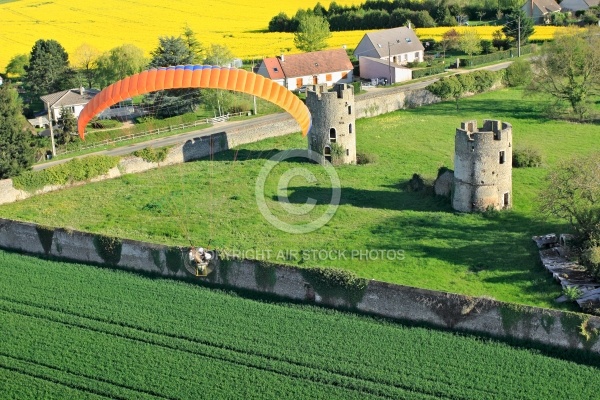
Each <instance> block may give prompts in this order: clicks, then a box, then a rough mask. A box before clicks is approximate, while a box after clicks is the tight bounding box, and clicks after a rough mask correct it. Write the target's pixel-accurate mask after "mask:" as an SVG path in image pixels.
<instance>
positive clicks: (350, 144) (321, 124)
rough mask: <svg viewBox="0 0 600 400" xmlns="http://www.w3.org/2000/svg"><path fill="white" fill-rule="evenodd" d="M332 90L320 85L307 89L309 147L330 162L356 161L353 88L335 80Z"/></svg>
mask: <svg viewBox="0 0 600 400" xmlns="http://www.w3.org/2000/svg"><path fill="white" fill-rule="evenodd" d="M333 89H334V90H333V91H332V92H329V91H327V86H326V85H324V84H321V85H313V86H312V87H309V88H308V90H307V92H306V106H307V107H308V109H309V110H310V113H311V116H312V127H311V129H310V132H309V133H308V148H309V150H312V151H314V152H317V153H319V154H321V155H322V156H323V157H324V159H325V160H327V161H329V162H331V163H333V164H356V132H355V126H356V125H355V122H356V112H355V109H354V87H353V86H351V85H347V84H345V83H344V84H340V83H338V84H336V85H335V86H334V88H333Z"/></svg>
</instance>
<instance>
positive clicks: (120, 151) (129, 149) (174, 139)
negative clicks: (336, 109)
mask: <svg viewBox="0 0 600 400" xmlns="http://www.w3.org/2000/svg"><path fill="white" fill-rule="evenodd" d="M511 63H512V61H506V62H503V63H500V64H494V65H488V66H486V67H481V68H476V69H470V70H456V73H467V72H472V71H475V70H477V69H487V70H490V71H499V70H501V69H504V68H507V67H508V66H509V65H510V64H511ZM438 79H439V78H433V79H429V80H426V81H421V82H415V83H410V84H408V85H402V86H398V87H396V88H392V89H390V88H370V89H369V90H368V91H367V93H371V94H374V95H375V94H376V93H389V91H390V90H395V91H398V92H401V91H406V90H415V89H423V88H425V87H426V86H428V85H430V84H431V83H433V82H435V81H437V80H438ZM291 118H292V117H291V116H290V115H289V114H287V113H281V114H271V115H265V116H264V117H257V118H254V119H251V120H243V121H237V122H222V123H219V124H216V125H214V126H213V127H211V128H205V129H199V130H196V131H192V132H187V133H181V134H179V135H173V136H168V137H165V138H159V139H154V140H149V141H145V142H140V143H136V144H131V145H129V146H123V147H117V148H115V149H110V150H99V151H97V152H94V153H88V154H86V156H88V155H90V154H96V155H100V154H101V155H108V156H123V155H126V154H131V153H133V152H134V151H136V150H142V149H144V148H146V147H164V146H171V145H174V144H177V143H182V142H186V141H188V140H190V139H194V138H197V137H203V136H209V135H212V134H214V133H219V132H223V131H224V130H225V129H228V128H232V127H239V126H244V125H248V124H250V123H252V122H255V121H256V122H258V121H260V122H279V121H283V120H286V119H291ZM81 157H84V156H81ZM73 158H74V157H72V158H65V159H61V160H55V161H48V162H44V163H42V164H35V165H34V166H33V170H34V171H37V170H41V169H44V168H48V167H52V166H54V165H58V164H62V163H65V162H67V161H69V160H71V159H73Z"/></svg>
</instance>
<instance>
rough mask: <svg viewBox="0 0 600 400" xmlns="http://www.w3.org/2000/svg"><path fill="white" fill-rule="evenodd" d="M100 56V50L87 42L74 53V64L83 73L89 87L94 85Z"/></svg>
mask: <svg viewBox="0 0 600 400" xmlns="http://www.w3.org/2000/svg"><path fill="white" fill-rule="evenodd" d="M98 57H100V51H99V50H98V49H97V48H95V47H93V46H91V45H89V44H87V43H84V44H82V45H81V46H79V47H78V48H77V49H75V52H74V53H73V64H74V65H75V68H77V69H78V70H79V72H80V73H81V74H82V75H83V78H84V79H85V80H86V81H87V84H88V87H89V88H91V87H93V85H94V77H95V75H96V61H97V60H98Z"/></svg>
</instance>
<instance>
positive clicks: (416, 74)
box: [412, 64, 446, 79]
mask: <svg viewBox="0 0 600 400" xmlns="http://www.w3.org/2000/svg"><path fill="white" fill-rule="evenodd" d="M445 70H446V66H445V65H444V64H438V65H434V66H432V67H427V68H421V69H414V70H413V71H412V78H413V79H418V78H422V77H424V76H429V75H435V74H441V73H443V72H444V71H445Z"/></svg>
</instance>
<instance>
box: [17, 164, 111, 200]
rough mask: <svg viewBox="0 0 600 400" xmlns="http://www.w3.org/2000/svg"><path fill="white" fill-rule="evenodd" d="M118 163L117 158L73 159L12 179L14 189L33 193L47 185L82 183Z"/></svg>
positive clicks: (102, 173)
mask: <svg viewBox="0 0 600 400" xmlns="http://www.w3.org/2000/svg"><path fill="white" fill-rule="evenodd" d="M118 163H119V158H118V157H110V156H89V157H84V158H75V159H73V160H71V161H69V162H67V163H64V164H59V165H56V166H54V167H50V168H46V169H43V170H41V171H28V172H26V173H24V174H22V175H20V176H17V177H16V178H14V179H13V184H14V185H15V188H17V189H22V190H26V191H35V190H37V189H41V188H43V187H44V186H47V185H66V184H68V183H72V182H82V181H87V180H90V179H92V178H95V177H97V176H100V175H104V174H106V173H108V171H109V170H110V169H111V168H114V167H116V166H117V164H118Z"/></svg>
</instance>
